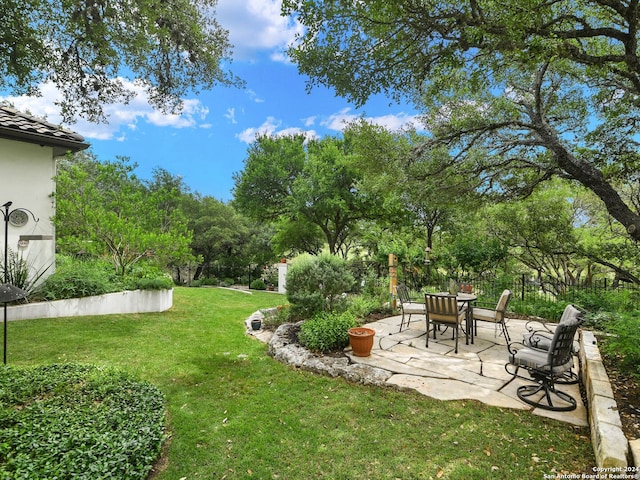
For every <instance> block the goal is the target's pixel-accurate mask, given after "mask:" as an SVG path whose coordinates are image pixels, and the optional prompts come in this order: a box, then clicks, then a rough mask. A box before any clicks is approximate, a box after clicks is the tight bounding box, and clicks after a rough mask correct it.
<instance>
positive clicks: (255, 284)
mask: <svg viewBox="0 0 640 480" xmlns="http://www.w3.org/2000/svg"><path fill="white" fill-rule="evenodd" d="M250 287H251V288H252V289H253V290H266V289H267V284H266V283H264V280H262V279H261V278H256V279H255V280H254V281H252V282H251V285H250Z"/></svg>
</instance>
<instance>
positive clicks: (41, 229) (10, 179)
mask: <svg viewBox="0 0 640 480" xmlns="http://www.w3.org/2000/svg"><path fill="white" fill-rule="evenodd" d="M0 171H1V172H2V178H3V180H2V181H1V182H0V204H2V205H4V204H5V203H6V202H12V204H11V205H10V206H9V212H10V213H12V212H14V211H15V210H16V209H24V210H23V212H24V213H26V216H25V215H21V216H20V217H21V218H22V219H24V218H26V223H24V224H23V225H21V222H20V218H19V219H18V222H14V221H11V220H12V219H13V218H15V217H16V214H15V213H13V214H12V215H10V217H9V220H10V221H9V224H8V227H9V229H8V242H7V243H8V247H9V255H11V254H12V253H14V254H18V255H19V256H21V257H22V258H23V259H25V261H26V262H27V264H28V265H30V268H31V270H32V272H33V273H32V275H34V276H35V275H37V273H38V272H43V271H45V270H46V269H47V268H48V270H50V271H51V272H50V271H47V273H52V271H53V269H54V268H55V267H54V264H55V241H54V239H55V230H54V227H53V223H52V221H51V219H52V217H53V215H54V213H55V210H54V203H53V198H52V193H53V192H54V191H55V183H54V176H55V160H54V158H53V149H52V148H50V147H40V146H39V145H34V144H29V143H24V142H18V141H13V140H6V139H0ZM3 211H4V212H6V209H3ZM2 233H3V235H4V225H3V232H2ZM3 238H4V237H3ZM3 242H4V240H3ZM1 250H2V251H3V252H4V246H3V248H2V249H1Z"/></svg>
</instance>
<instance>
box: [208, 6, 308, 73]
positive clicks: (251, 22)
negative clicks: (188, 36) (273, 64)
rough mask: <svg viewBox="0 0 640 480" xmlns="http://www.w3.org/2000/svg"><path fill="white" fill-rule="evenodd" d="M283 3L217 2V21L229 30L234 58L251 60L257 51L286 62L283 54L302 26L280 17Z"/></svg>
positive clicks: (272, 58)
mask: <svg viewBox="0 0 640 480" xmlns="http://www.w3.org/2000/svg"><path fill="white" fill-rule="evenodd" d="M281 6H282V0H275V1H274V0H245V1H242V2H239V1H238V0H219V1H218V6H217V7H216V18H217V20H218V22H220V24H221V25H222V26H223V27H224V28H226V29H227V30H229V41H230V42H231V44H232V45H233V57H234V58H235V59H237V60H250V59H252V58H253V57H254V54H255V53H256V52H263V51H266V52H270V54H271V56H270V58H271V60H273V61H279V62H288V58H287V57H286V55H285V54H284V51H285V49H286V48H287V46H288V45H289V44H290V43H291V42H293V40H294V38H295V36H296V34H298V33H302V31H303V26H302V25H301V24H300V23H299V22H297V21H295V20H292V19H291V18H289V17H283V16H281V15H280V9H281Z"/></svg>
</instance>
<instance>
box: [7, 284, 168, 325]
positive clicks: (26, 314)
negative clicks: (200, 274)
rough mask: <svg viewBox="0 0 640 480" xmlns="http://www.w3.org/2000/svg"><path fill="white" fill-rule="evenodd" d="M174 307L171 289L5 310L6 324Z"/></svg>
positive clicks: (28, 305) (12, 307)
mask: <svg viewBox="0 0 640 480" xmlns="http://www.w3.org/2000/svg"><path fill="white" fill-rule="evenodd" d="M172 306H173V289H170V290H133V291H125V292H118V293H108V294H106V295H97V296H94V297H85V298H72V299H68V300H55V301H52V302H39V303H28V304H26V305H14V306H11V307H8V308H7V320H27V319H32V318H57V317H79V316H87V315H112V314H117V313H120V314H126V313H151V312H164V311H165V310H168V309H169V308H171V307H172Z"/></svg>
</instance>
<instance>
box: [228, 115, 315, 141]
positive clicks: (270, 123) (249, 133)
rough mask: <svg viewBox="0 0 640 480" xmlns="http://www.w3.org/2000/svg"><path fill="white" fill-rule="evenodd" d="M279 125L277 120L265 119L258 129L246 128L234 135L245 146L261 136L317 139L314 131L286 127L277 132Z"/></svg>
mask: <svg viewBox="0 0 640 480" xmlns="http://www.w3.org/2000/svg"><path fill="white" fill-rule="evenodd" d="M281 124H282V122H281V121H279V120H276V118H275V117H267V119H266V120H265V121H264V122H263V123H262V125H260V126H259V127H251V128H247V129H245V130H243V131H242V132H240V133H238V134H237V135H236V138H238V139H239V140H240V141H242V142H244V143H247V144H249V143H252V142H253V141H254V140H255V139H256V137H259V136H262V135H273V136H276V137H286V136H292V135H299V134H301V135H304V136H305V137H306V138H307V140H310V139H314V138H318V134H317V133H316V132H315V131H314V130H303V129H302V128H298V127H287V128H283V129H282V130H278V129H279V128H280V125H281Z"/></svg>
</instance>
